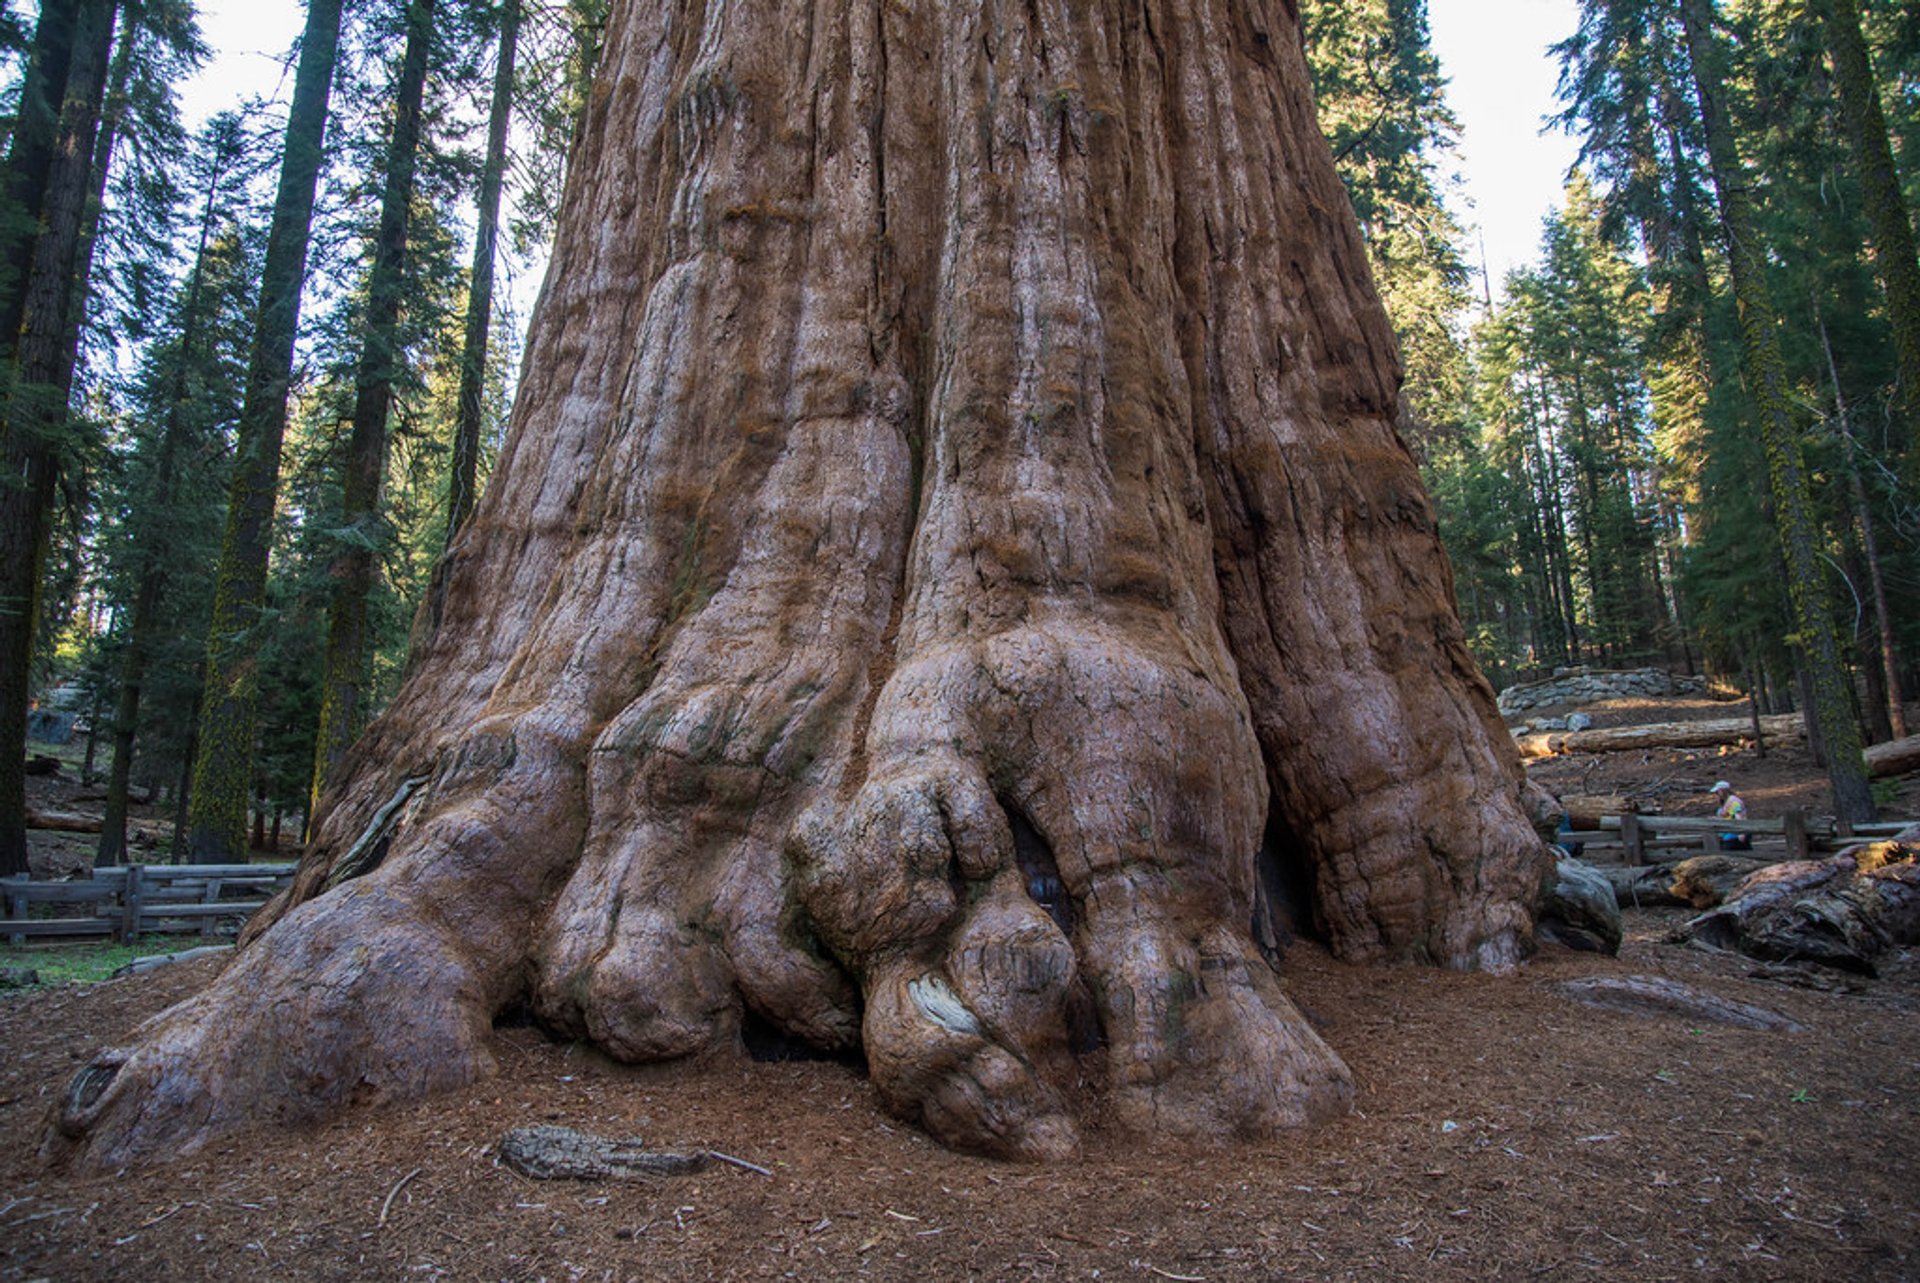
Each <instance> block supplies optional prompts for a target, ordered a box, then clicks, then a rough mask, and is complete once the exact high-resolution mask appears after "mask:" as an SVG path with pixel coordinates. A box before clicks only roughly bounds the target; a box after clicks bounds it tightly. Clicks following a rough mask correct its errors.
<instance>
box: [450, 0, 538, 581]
mask: <svg viewBox="0 0 1920 1283" xmlns="http://www.w3.org/2000/svg"><path fill="white" fill-rule="evenodd" d="M520 4H521V0H501V4H500V13H499V21H500V40H499V44H498V52H497V54H496V55H495V61H494V79H493V98H492V100H491V104H490V106H489V108H488V112H487V158H486V163H485V166H484V167H483V168H482V170H481V174H480V196H479V201H478V207H477V209H476V212H475V227H474V234H473V270H472V273H471V275H470V277H469V283H468V287H467V323H466V333H465V340H464V342H463V344H462V346H461V350H460V392H459V405H458V418H457V419H456V421H455V424H454V434H453V474H452V478H451V481H450V483H449V485H448V487H447V543H448V544H449V545H451V544H452V543H453V539H454V536H455V535H457V534H459V533H460V527H461V526H462V525H464V524H465V523H466V520H467V515H468V513H470V512H471V511H472V510H473V500H474V493H475V486H476V481H477V477H478V472H479V461H480V427H481V409H482V396H483V393H484V385H485V380H486V372H487V332H488V328H489V326H490V324H491V322H492V320H493V263H494V257H495V253H496V241H497V239H498V229H499V221H500V191H501V187H502V185H503V179H504V178H505V175H506V168H507V131H508V127H509V126H510V125H511V123H512V114H513V102H514V93H513V84H514V80H513V68H514V55H515V53H516V51H517V50H518V48H519V41H520Z"/></svg>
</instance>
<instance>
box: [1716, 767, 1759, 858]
mask: <svg viewBox="0 0 1920 1283" xmlns="http://www.w3.org/2000/svg"><path fill="white" fill-rule="evenodd" d="M1711 791H1712V793H1713V795H1714V796H1715V797H1717V798H1719V799H1720V809H1719V810H1717V811H1715V812H1714V813H1713V814H1714V818H1715V819H1721V820H1744V819H1746V818H1747V804H1746V803H1745V802H1743V801H1741V800H1740V795H1739V794H1738V793H1736V792H1734V791H1733V785H1731V784H1729V783H1727V782H1726V781H1725V780H1717V781H1715V783H1714V786H1713V789H1712V790H1711ZM1720 849H1721V850H1723V851H1751V850H1752V849H1753V838H1752V837H1751V836H1750V835H1749V834H1746V833H1722V834H1721V835H1720Z"/></svg>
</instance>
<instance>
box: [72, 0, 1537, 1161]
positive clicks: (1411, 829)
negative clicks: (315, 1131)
mask: <svg viewBox="0 0 1920 1283" xmlns="http://www.w3.org/2000/svg"><path fill="white" fill-rule="evenodd" d="M1296 23H1297V16H1296V14H1295V12H1294V10H1293V8H1292V6H1291V5H1285V4H1281V3H1277V2H1276V0H1266V2H1265V3H1255V4H1251V5H1245V4H1229V3H1226V0H1186V2H1177V3H1176V2H1171V0H1153V2H1150V3H1148V4H1145V5H1136V4H1118V3H1095V4H1080V3H1073V4H1069V3H1066V2H1065V0H1041V2H1040V3H1035V4H1020V5H1014V4H1008V3H987V4H983V5H977V6H976V5H932V4H924V3H896V2H894V0H885V2H877V3H872V4H863V3H853V4H846V3H813V4H808V3H797V2H795V0H725V2H719V0H713V2H709V3H704V4H702V3H691V2H688V3H663V4H633V3H629V4H626V5H624V6H616V11H615V15H614V18H613V20H612V21H611V23H610V25H609V29H608V37H607V47H606V50H605V53H604V55H603V61H602V64H601V72H600V79H599V82H598V86H597V88H596V92H595V96H594V100H593V104H592V107H591V109H590V113H589V117H588V119H587V121H586V124H585V128H584V133H583V137H582V140H581V142H580V143H579V145H578V148H577V150H576V153H575V156H574V158H573V163H572V168H571V173H570V179H569V184H570V186H569V193H568V199H567V202H566V213H565V216H564V218H563V223H562V228H561V232H560V236H559V238H558V240H557V242H556V249H555V254H554V259H553V264H552V267H551V269H550V274H549V277H548V284H547V287H546V292H545V296H544V298H543V300H542V303H541V306H540V309H539V312H538V315H537V318H536V322H535V327H534V332H533V334H532V336H531V338H530V342H529V355H528V361H527V367H526V376H525V378H524V380H523V383H522V390H521V393H520V400H519V404H518V406H517V407H516V410H515V421H514V428H513V431H512V432H511V434H510V438H509V441H508V443H507V445H506V447H505V449H504V450H503V454H502V458H501V461H500V464H499V467H498V470H497V472H496V473H495V476H494V478H493V480H492V482H491V484H490V486H489V488H488V490H487V493H486V495H485V496H484V498H483V499H482V501H481V503H480V505H479V506H478V508H477V509H476V511H475V513H474V516H473V518H472V519H471V521H469V523H468V524H467V526H466V527H465V528H464V530H463V532H462V534H461V535H460V537H459V538H458V540H457V541H456V542H455V543H454V545H453V547H452V548H451V550H450V552H449V561H448V564H447V566H446V567H445V568H444V578H445V583H446V585H447V590H446V594H445V598H444V606H443V609H442V610H441V611H440V612H439V613H438V615H437V617H436V619H435V620H432V621H429V622H428V623H427V624H423V629H425V628H429V627H430V628H431V631H430V632H429V633H427V635H424V636H422V637H421V638H420V639H419V641H418V644H417V646H416V652H415V664H414V668H413V671H412V673H411V675H410V677H409V679H408V681H407V682H406V684H405V686H404V687H403V689H402V691H401V693H400V695H399V696H398V698H397V699H396V701H395V703H394V705H393V706H392V708H391V709H390V710H389V711H388V712H387V713H386V714H385V715H384V716H383V717H382V718H381V719H380V720H379V721H378V722H377V723H376V724H375V725H374V726H373V727H372V728H371V729H370V731H369V733H368V734H367V735H366V736H365V737H364V738H363V739H362V740H361V742H360V743H359V745H358V746H357V747H356V748H355V749H354V750H353V751H352V753H351V754H350V755H349V756H348V757H347V758H346V759H345V761H344V762H343V764H342V768H341V773H340V783H339V785H338V787H337V788H336V789H335V790H334V791H333V792H332V794H331V796H330V799H329V802H328V803H327V805H326V810H325V813H324V814H323V815H322V816H321V817H320V820H319V827H318V840H317V842H316V845H315V848H314V851H313V852H312V853H311V854H310V856H309V858H308V860H307V862H306V863H305V865H304V866H303V869H302V872H301V875H300V879H299V882H298V884H297V885H296V887H295V889H294V891H293V892H291V893H290V894H289V895H288V896H287V897H286V898H285V899H284V901H283V902H281V903H280V904H279V905H277V906H276V908H275V910H274V911H272V912H273V916H274V919H275V920H273V921H272V925H271V930H270V934H268V935H266V936H265V938H264V939H262V940H261V941H260V943H258V944H257V945H256V946H254V947H251V948H248V949H245V950H244V951H243V952H242V954H241V955H240V956H239V958H238V959H237V960H236V962H235V963H234V964H233V966H232V967H231V968H230V969H229V970H228V971H227V973H226V974H225V975H224V976H223V978H222V980H221V982H220V984H219V985H218V986H217V987H216V988H214V989H212V990H210V991H209V992H208V993H206V994H205V995H203V996H202V997H200V998H197V999H195V1000H193V1001H191V1002H189V1003H187V1004H184V1005H183V1006H182V1007H180V1008H177V1009H175V1010H174V1011H173V1012H170V1013H168V1014H166V1015H165V1016H163V1017H161V1018H160V1019H159V1020H158V1021H157V1022H156V1023H155V1024H154V1025H153V1026H151V1027H150V1028H149V1030H148V1031H147V1032H146V1036H145V1037H146V1040H145V1042H144V1043H143V1044H142V1045H141V1046H140V1047H139V1048H137V1049H135V1050H134V1051H132V1052H130V1053H125V1054H121V1053H115V1056H118V1057H119V1058H118V1059H117V1060H116V1059H113V1058H112V1057H109V1058H105V1059H104V1060H103V1064H110V1067H111V1070H112V1072H111V1074H110V1075H109V1077H108V1080H107V1081H106V1082H105V1084H104V1085H99V1084H98V1080H99V1075H98V1074H96V1076H95V1083H96V1086H95V1087H94V1088H90V1089H89V1092H88V1093H83V1094H84V1095H85V1099H74V1100H70V1102H69V1107H68V1109H67V1110H66V1112H65V1115H64V1118H63V1129H64V1132H65V1134H66V1135H67V1136H68V1137H70V1138H74V1140H73V1142H72V1143H73V1144H75V1145H76V1146H77V1147H78V1148H79V1150H80V1152H81V1154H82V1156H83V1158H84V1160H85V1161H88V1162H93V1163H103V1162H115V1161H124V1160H125V1159H126V1158H128V1157H140V1156H143V1155H148V1154H154V1153H160V1152H170V1151H171V1148H172V1147H174V1146H176V1145H179V1144H189V1145H190V1144H197V1143H200V1142H201V1141H203V1140H204V1139H205V1137H207V1136H209V1135H213V1134H216V1133H218V1132H220V1131H223V1130H226V1129H229V1128H231V1127H234V1126H238V1125H241V1124H242V1123H245V1122H248V1121H251V1120H255V1119H259V1118H262V1117H271V1118H300V1117H316V1116H320V1115H322V1114H325V1113H327V1112H331V1111H333V1110H336V1109H338V1108H340V1107H342V1106H344V1105H346V1104H348V1103H351V1102H353V1101H357V1100H364V1099H372V1100H391V1099H403V1098H408V1097H413V1096H417V1095H420V1094H422V1093H424V1092H428V1091H432V1090H435V1089H438V1088H441V1087H445V1086H449V1085H451V1084H454V1083H458V1082H464V1081H467V1080H470V1079H472V1078H473V1077H474V1076H476V1075H478V1074H481V1073H484V1072H486V1070H487V1069H488V1067H489V1064H490V1061H489V1054H490V1053H489V1051H488V1032H489V1021H490V1019H491V1018H492V1016H493V1015H494V1014H495V1013H496V1012H498V1011H500V1010H501V1009H502V1008H503V1007H505V1006H507V1005H509V1004H512V1003H516V1002H522V1001H524V1002H526V1003H529V1004H530V1005H531V1007H532V1009H533V1011H534V1013H535V1014H536V1015H537V1017H538V1018H539V1019H540V1020H541V1021H542V1022H543V1023H544V1024H545V1025H547V1026H548V1027H549V1028H552V1029H554V1030H557V1031H559V1032H561V1033H563V1034H565V1035H568V1036H574V1037H581V1038H586V1039H590V1040H592V1041H593V1042H595V1043H596V1044H598V1045H599V1046H601V1047H603V1048H605V1049H606V1050H607V1051H609V1052H610V1053H611V1054H613V1055H615V1056H617V1057H621V1058H624V1059H632V1060H645V1059H658V1058H664V1057H677V1056H689V1055H696V1054H701V1053H705V1052H710V1051H714V1050H724V1049H727V1048H731V1047H734V1046H736V1045H737V1044H738V1041H739V1037H740V1032H741V1030H742V1028H743V1026H744V1025H746V1024H747V1023H748V1022H750V1021H751V1022H760V1023H764V1024H766V1025H771V1026H772V1027H773V1028H774V1029H776V1030H777V1031H778V1032H779V1033H780V1034H782V1035H784V1036H785V1037H788V1038H791V1039H795V1040H799V1041H803V1042H806V1043H810V1044H813V1045H815V1046H818V1047H822V1048H828V1049H839V1050H848V1049H853V1048H856V1047H858V1048H860V1049H862V1050H863V1051H864V1054H865V1056H866V1060H867V1063H868V1065H869V1067H870V1069H871V1071H872V1074H873V1078H874V1081H875V1083H876V1085H877V1086H878V1088H879V1090H880V1091H881V1092H882V1093H883V1096H884V1098H885V1099H886V1100H887V1101H888V1103H889V1104H890V1106H891V1107H892V1108H894V1109H895V1110H897V1111H898V1112H899V1113H901V1114H902V1115H903V1116H906V1117H909V1118H911V1119H914V1120H916V1121H918V1122H919V1123H921V1124H922V1125H923V1126H925V1127H926V1128H927V1129H928V1130H930V1131H931V1132H932V1133H933V1134H934V1135H936V1136H937V1137H939V1138H940V1139H942V1140H943V1141H946V1142H947V1143H950V1144H953V1145H957V1146H963V1147H968V1148H973V1149H978V1150H983V1151H986V1152H990V1153H995V1154H1001V1155H1007V1156H1015V1157H1025V1158H1057V1157H1061V1156H1065V1155H1068V1154H1071V1153H1072V1152H1074V1150H1075V1148H1076V1146H1077V1144H1078V1134H1079V1127H1080V1124H1081V1120H1082V1119H1083V1117H1084V1116H1085V1110H1086V1108H1087V1104H1086V1102H1087V1101H1088V1100H1089V1099H1090V1096H1089V1093H1092V1097H1091V1098H1097V1099H1099V1100H1100V1101H1102V1102H1103V1104H1102V1108H1103V1111H1104V1116H1105V1117H1107V1118H1109V1119H1111V1120H1113V1122H1114V1123H1115V1124H1116V1125H1119V1126H1123V1127H1127V1128H1133V1129H1137V1130H1140V1131H1143V1132H1168V1133H1178V1134H1188V1135H1258V1134H1266V1133H1270V1132H1272V1131H1274V1130H1276V1129H1279V1128H1284V1127H1291V1126H1297V1125H1300V1124H1303V1123H1306V1122H1308V1121H1310V1120H1313V1119H1316V1118H1320V1117H1324V1116H1326V1115H1328V1114H1331V1113H1335V1112H1338V1111H1340V1110H1343V1109H1344V1108H1346V1105H1347V1102H1348V1100H1349V1099H1350V1096H1351V1092H1352V1082H1351V1076H1350V1073H1349V1071H1348V1069H1347V1067H1346V1066H1345V1065H1344V1064H1343V1063H1342V1062H1341V1060H1340V1058H1339V1057H1338V1055H1337V1054H1336V1053H1335V1052H1334V1051H1333V1049H1332V1048H1330V1047H1329V1046H1328V1045H1327V1044H1326V1043H1325V1042H1324V1041H1323V1040H1322V1039H1321V1038H1320V1036H1319V1035H1318V1034H1317V1033H1315V1032H1314V1030H1313V1029H1312V1028H1311V1027H1310V1026H1309V1025H1308V1024H1307V1022H1306V1021H1305V1020H1303V1019H1302V1018H1301V1016H1300V1014H1299V1012H1298V1011H1297V1010H1296V1009H1295V1008H1294V1006H1293V1005H1292V1003H1291V1002H1290V1001H1289V1000H1288V998H1287V997H1286V995H1285V994H1284V993H1283V992H1282V990H1281V988H1280V985H1279V982H1278V978H1277V976H1276V974H1275V972H1274V970H1273V969H1272V967H1271V966H1270V965H1269V964H1268V962H1267V961H1266V959H1265V958H1264V957H1263V956H1262V955H1261V953H1260V951H1259V950H1258V949H1257V948H1256V947H1255V945H1254V943H1253V940H1252V938H1251V926H1252V923H1253V922H1254V919H1255V915H1256V913H1257V912H1265V911H1266V910H1267V908H1268V905H1267V901H1268V899H1269V897H1270V896H1271V895H1272V894H1273V890H1272V889H1273V888H1274V887H1275V886H1277V885H1280V884H1283V883H1288V882H1293V883H1301V882H1309V883H1310V884H1311V887H1312V899H1313V915H1314V918H1315V920H1316V923H1317V925H1318V926H1319V928H1320V929H1321V930H1322V931H1323V932H1324V934H1325V935H1326V937H1327V938H1328V940H1329V941H1330V942H1331V944H1332V946H1333V947H1334V948H1335V949H1336V950H1337V951H1338V952H1339V953H1340V954H1342V955H1343V956H1345V957H1348V958H1352V959H1356V960H1368V961H1372V960H1413V961H1426V962H1431V963H1437V964H1442V965H1448V966H1458V967H1467V966H1490V967H1500V966H1505V965H1508V964H1510V963H1511V962H1512V961H1514V960H1515V959H1516V958H1517V957H1518V956H1519V955H1520V954H1521V952H1522V951H1523V950H1524V949H1525V948H1526V946H1527V944H1528V942H1529V939H1530V935H1531V923H1530V918H1529V906H1530V905H1531V903H1532V901H1533V898H1534V896H1535V894H1536V892H1537V889H1538V884H1539V881H1540V879H1541V877H1542V876H1543V875H1544V873H1545V872H1546V871H1547V870H1548V869H1549V867H1550V866H1549V864H1548V862H1547V860H1546V858H1545V848H1544V846H1543V845H1542V844H1541V842H1540V841H1539V839H1538V837H1537V836H1536V835H1535V834H1534V832H1533V830H1532V828H1531V826H1530V824H1529V822H1528V821H1527V819H1526V818H1525V815H1524V814H1523V811H1522V808H1521V805H1520V802H1519V793H1520V789H1521V782H1520V775H1519V771H1518V767H1517V763H1516V759H1515V757H1514V754H1513V750H1512V747H1511V744H1510V742H1509V740H1508V737H1507V735H1506V733H1505V730H1504V728H1503V727H1502V725H1501V723H1500V721H1499V719H1498V716H1497V714H1496V712H1495V710H1494V706H1493V698H1492V693H1491V691H1490V689H1489V688H1488V687H1487V685H1486V683H1485V681H1484V679H1482V678H1481V677H1480V675H1479V673H1478V672H1477V670H1476V669H1475V668H1474V666H1473V663H1472V661H1471V659H1470V658H1469V656H1468V653H1467V650H1466V647H1465V644H1464V639H1463V636H1462V633H1461V629H1460V626H1459V623H1458V621H1457V619H1456V617H1455V615H1454V612H1453V608H1452V604H1451V584H1450V578H1449V572H1448V570H1447V567H1446V563H1445V560H1444V558H1443V556H1442V555H1441V553H1440V550H1439V546H1438V543H1437V541H1436V538H1435V526H1434V519H1433V514H1432V511H1431V508H1430V506H1429V503H1428V501H1427V499H1426V497H1425V495H1424V493H1423V491H1422V489H1421V486H1420V483H1419V479H1418V475H1417V472H1416V469H1415V467H1414V464H1413V461H1412V459H1411V457H1410V456H1409V454H1408V452H1407V450H1406V449H1405V447H1404V446H1403V445H1402V443H1401V441H1400V440H1399V438H1398V437H1397V435H1396V434H1395V431H1394V426H1393V425H1394V417H1395V412H1396V402H1397V395H1398V371H1397V367H1396V363H1395V357H1394V350H1393V340H1392V336H1391V334H1390V332H1389V330H1388V328H1387V324H1386V320H1385V317H1384V314H1383V313H1382V311H1381V309H1380V307H1379V304H1378V301H1377V299H1376V298H1375V296H1374V294H1373V290H1372V287H1371V284H1370V282H1369V280H1368V277H1367V269H1366V266H1365V258H1364V255H1363V253H1362V250H1361V246H1360V244H1359V240H1358V234H1357V231H1356V229H1355V226H1354V222H1353V217H1352V213H1351V210H1350V207H1349V206H1348V204H1347V201H1346V197H1345V195H1344V193H1343V191H1342V189H1341V188H1340V185H1339V182H1338V179H1337V177H1336V176H1335V174H1334V171H1333V168H1332V164H1331V161H1330V158H1329V156H1328V154H1327V150H1326V145H1325V143H1324V142H1323V141H1322V139H1321V137H1320V135H1319V133H1318V129H1317V125H1316V122H1315V120H1314V115H1313V108H1312V103H1311V99H1310V95H1309V92H1308V89H1307V77H1306V70H1305V66H1304V64H1303V62H1302V59H1301V54H1300V51H1299V41H1298V32H1297V28H1296ZM413 780H418V781H422V782H421V783H420V784H419V785H418V786H417V787H409V786H408V784H407V782H408V781H413ZM396 799H398V802H397V804H396ZM348 852H353V853H354V869H355V870H356V871H357V870H359V869H361V868H364V869H365V870H366V871H365V872H363V873H360V875H359V876H354V877H350V878H345V879H339V880H336V881H335V884H334V885H332V886H331V887H330V888H329V880H330V878H332V877H333V875H334V874H335V873H336V863H337V862H338V861H339V860H340V859H341V857H342V856H343V855H344V854H345V853H348Z"/></svg>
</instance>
